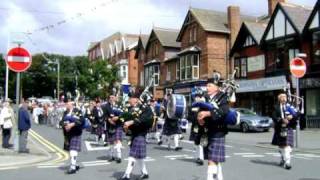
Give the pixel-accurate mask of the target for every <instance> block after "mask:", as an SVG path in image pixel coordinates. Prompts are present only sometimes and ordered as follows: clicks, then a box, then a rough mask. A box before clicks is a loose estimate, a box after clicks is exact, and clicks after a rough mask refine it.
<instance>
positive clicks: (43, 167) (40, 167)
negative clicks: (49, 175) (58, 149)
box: [37, 165, 61, 169]
mask: <svg viewBox="0 0 320 180" xmlns="http://www.w3.org/2000/svg"><path fill="white" fill-rule="evenodd" d="M58 167H61V166H58V165H51V166H37V168H39V169H46V168H58Z"/></svg>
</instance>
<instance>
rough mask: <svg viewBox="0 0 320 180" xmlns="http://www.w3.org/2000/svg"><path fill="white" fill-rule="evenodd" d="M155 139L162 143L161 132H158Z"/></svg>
mask: <svg viewBox="0 0 320 180" xmlns="http://www.w3.org/2000/svg"><path fill="white" fill-rule="evenodd" d="M155 137H156V140H157V142H160V132H156V134H155Z"/></svg>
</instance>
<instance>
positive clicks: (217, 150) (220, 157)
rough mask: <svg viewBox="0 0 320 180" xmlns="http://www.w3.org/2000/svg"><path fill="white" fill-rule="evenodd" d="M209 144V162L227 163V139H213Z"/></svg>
mask: <svg viewBox="0 0 320 180" xmlns="http://www.w3.org/2000/svg"><path fill="white" fill-rule="evenodd" d="M208 143H209V144H208V160H210V161H213V162H225V161H226V159H225V158H226V157H225V155H226V153H225V152H226V150H225V138H224V137H222V138H211V139H209V142H208Z"/></svg>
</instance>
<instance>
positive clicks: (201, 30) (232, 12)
mask: <svg viewBox="0 0 320 180" xmlns="http://www.w3.org/2000/svg"><path fill="white" fill-rule="evenodd" d="M243 20H249V21H254V20H255V18H254V17H250V16H242V15H240V9H239V7H237V6H229V7H228V12H219V11H213V10H206V9H197V8H190V9H189V11H188V13H187V15H186V17H185V20H184V22H183V24H182V27H181V30H180V32H179V35H178V37H177V41H178V42H181V51H179V52H178V53H177V56H178V57H177V58H175V62H176V69H175V71H173V72H174V73H175V79H176V81H175V82H174V83H173V84H172V83H169V86H168V87H167V88H172V89H173V91H174V93H179V94H184V95H185V96H186V97H187V101H188V102H190V101H191V91H192V89H193V88H194V87H195V86H204V85H205V83H206V81H207V79H208V78H210V77H212V74H213V72H214V71H218V72H220V73H221V74H222V77H223V78H226V77H227V76H228V72H229V70H228V67H229V65H228V63H229V50H230V47H231V44H232V43H233V42H234V40H235V37H236V34H237V32H238V30H239V28H240V23H241V22H242V21H243ZM171 64H173V63H172V62H171ZM170 85H171V86H170Z"/></svg>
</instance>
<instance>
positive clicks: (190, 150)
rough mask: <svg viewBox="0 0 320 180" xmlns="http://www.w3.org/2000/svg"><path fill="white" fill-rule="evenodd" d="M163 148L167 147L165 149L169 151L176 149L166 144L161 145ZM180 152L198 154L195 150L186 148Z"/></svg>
mask: <svg viewBox="0 0 320 180" xmlns="http://www.w3.org/2000/svg"><path fill="white" fill-rule="evenodd" d="M161 147H165V148H167V149H169V150H175V148H174V147H171V146H170V147H168V145H165V144H162V145H161ZM179 151H186V152H196V151H195V150H192V149H185V148H182V149H181V150H179Z"/></svg>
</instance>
